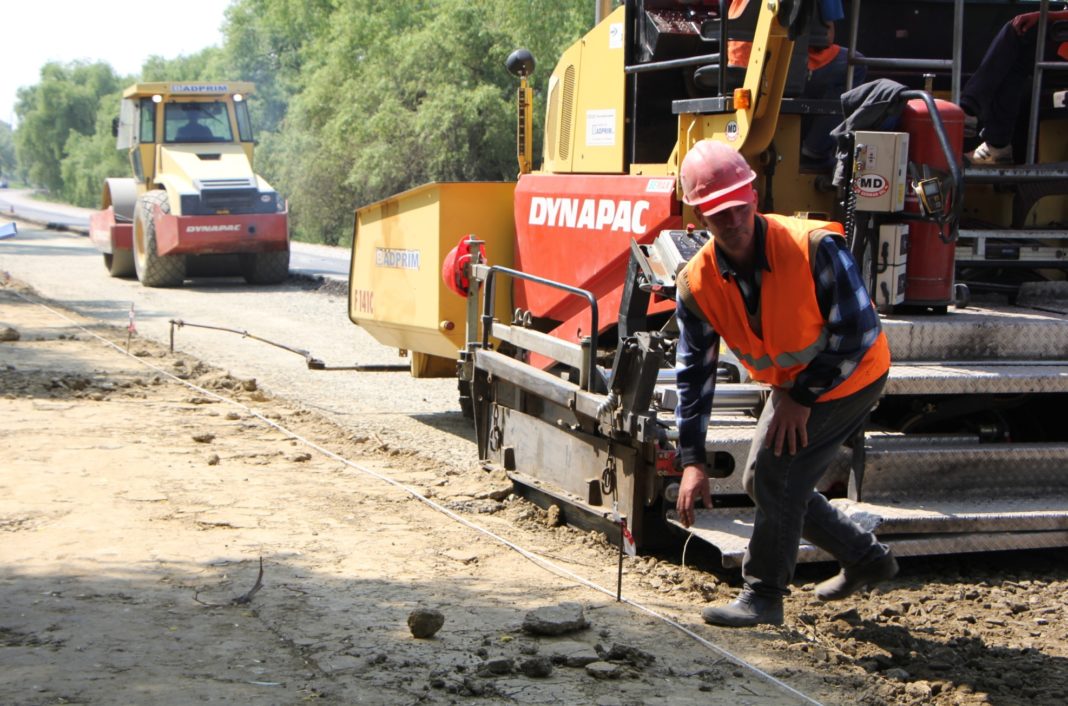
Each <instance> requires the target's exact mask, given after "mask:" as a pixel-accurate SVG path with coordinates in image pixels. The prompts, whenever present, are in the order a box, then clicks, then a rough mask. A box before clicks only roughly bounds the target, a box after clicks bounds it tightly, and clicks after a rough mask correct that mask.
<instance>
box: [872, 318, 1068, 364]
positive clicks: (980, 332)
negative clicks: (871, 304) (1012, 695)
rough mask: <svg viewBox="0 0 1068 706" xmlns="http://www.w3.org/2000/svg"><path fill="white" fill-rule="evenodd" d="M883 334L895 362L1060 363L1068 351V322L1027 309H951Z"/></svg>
mask: <svg viewBox="0 0 1068 706" xmlns="http://www.w3.org/2000/svg"><path fill="white" fill-rule="evenodd" d="M883 330H884V331H885V332H886V338H887V341H888V342H889V343H890V352H891V355H892V357H893V359H894V360H895V361H902V362H904V361H917V360H919V361H924V360H927V361H949V360H987V361H1003V360H1018V361H1024V360H1030V361H1039V360H1047V361H1058V360H1063V359H1064V351H1066V350H1068V317H1066V316H1064V315H1063V314H1058V313H1054V312H1044V311H1039V310H1037V309H1025V308H1022V307H990V308H983V307H969V308H967V309H950V310H949V311H948V312H946V314H944V315H940V316H923V315H915V316H894V317H892V318H885V319H883Z"/></svg>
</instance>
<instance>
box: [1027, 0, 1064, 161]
mask: <svg viewBox="0 0 1068 706" xmlns="http://www.w3.org/2000/svg"><path fill="white" fill-rule="evenodd" d="M1038 12H1039V15H1038V27H1036V28H1035V31H1036V32H1037V34H1036V35H1035V77H1034V81H1033V83H1032V84H1031V118H1030V120H1029V121H1028V124H1027V155H1026V160H1027V161H1026V162H1025V164H1035V162H1036V160H1037V155H1036V152H1037V151H1038V109H1039V105H1038V103H1039V100H1041V92H1042V74H1044V73H1045V72H1047V71H1065V70H1068V64H1065V63H1064V62H1060V61H1043V57H1044V56H1045V50H1046V42H1047V41H1048V37H1046V29H1047V27H1048V24H1047V23H1048V22H1049V0H1042V2H1041V3H1039V8H1038Z"/></svg>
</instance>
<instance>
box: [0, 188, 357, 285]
mask: <svg viewBox="0 0 1068 706" xmlns="http://www.w3.org/2000/svg"><path fill="white" fill-rule="evenodd" d="M90 213H92V209H88V208H78V207H77V206H68V205H66V204H58V203H49V202H47V201H41V200H39V199H35V198H33V192H32V191H31V190H29V189H2V190H0V216H6V217H7V218H11V219H19V220H24V221H30V222H32V223H37V224H40V225H43V226H45V227H47V228H50V229H61V230H68V231H71V232H75V233H82V234H88V229H89V214H90ZM350 255H351V252H350V250H349V248H341V247H331V246H329V245H313V244H311V243H298V242H293V243H292V245H291V247H290V259H289V271H290V272H292V273H294V274H298V275H304V276H309V277H313V278H316V279H323V280H326V281H331V282H338V283H342V284H347V283H348V278H349V258H350Z"/></svg>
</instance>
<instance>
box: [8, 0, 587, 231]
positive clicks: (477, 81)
mask: <svg viewBox="0 0 1068 706" xmlns="http://www.w3.org/2000/svg"><path fill="white" fill-rule="evenodd" d="M593 6H594V3H593V2H591V0H404V2H380V1H378V0H233V1H232V2H231V4H230V6H229V7H228V8H227V10H226V15H225V17H226V19H225V23H224V26H223V32H222V34H223V42H222V45H221V46H219V47H210V48H207V49H204V50H203V51H201V52H199V53H197V54H193V55H189V56H183V57H179V58H177V59H163V58H161V57H155V56H154V57H149V58H147V59H146V61H145V63H144V65H143V66H142V69H141V73H140V75H138V76H120V75H117V74H116V73H115V71H114V70H113V69H112V68H111V66H110V65H108V64H106V63H104V62H95V63H93V62H74V63H69V64H59V63H50V64H47V65H46V66H44V67H43V68H42V70H41V74H40V80H39V82H38V83H37V84H35V85H32V86H27V87H24V88H21V89H20V90H19V93H18V97H17V103H16V106H15V114H16V116H17V129H15V130H14V131H13V132H12V131H11V129H10V127H9V126H7V125H5V124H4V123H0V171H2V173H5V174H8V173H14V174H17V175H18V176H19V177H21V178H22V180H23V181H25V182H27V183H29V184H31V185H33V186H37V187H43V188H46V189H48V190H49V191H50V192H51V193H52V194H53V195H55V196H58V197H59V198H62V199H63V200H65V201H68V202H70V203H73V204H76V205H79V206H86V207H97V206H99V202H100V197H101V192H102V189H103V183H104V179H105V178H106V177H114V176H127V175H128V174H129V173H130V168H129V165H128V162H127V158H126V155H125V154H124V153H121V152H119V151H118V150H117V149H116V147H115V138H114V136H113V135H112V131H111V124H112V119H113V118H114V117H116V116H117V115H118V109H119V101H120V99H121V95H122V91H123V89H124V88H126V87H127V86H129V85H130V84H132V83H135V82H138V81H226V80H243V81H252V82H254V83H255V84H256V93H255V95H254V96H253V98H252V100H251V101H250V108H251V110H252V115H253V120H254V123H255V125H256V139H257V142H258V145H257V148H256V150H257V151H256V170H257V171H258V172H259V173H260V174H262V175H263V176H264V177H265V178H266V179H267V180H268V181H270V182H271V184H272V185H273V186H274V187H275V188H276V189H278V191H279V192H280V193H281V194H282V195H283V196H284V197H286V198H287V199H288V200H289V204H290V216H291V218H290V222H291V227H292V231H293V235H294V237H296V238H299V239H301V240H307V241H312V242H325V243H330V244H338V243H347V242H348V241H349V240H350V238H351V231H352V212H353V211H354V210H355V209H356V208H357V207H359V206H361V205H364V204H367V203H372V202H374V201H376V200H379V199H382V198H385V197H386V196H389V195H391V194H395V193H397V192H399V191H403V190H405V189H408V188H412V187H415V186H418V185H420V184H423V183H426V182H429V181H470V180H491V181H492V180H511V179H514V178H515V175H516V171H517V166H516V161H515V94H516V88H517V86H518V82H517V80H516V79H515V78H514V77H512V76H511V75H510V74H508V72H507V71H506V70H505V68H504V61H505V58H506V57H507V56H508V54H509V53H511V52H512V51H513V50H514V49H516V48H518V47H526V48H528V49H530V50H531V52H532V53H533V54H534V57H535V59H536V60H537V62H538V66H537V69H536V71H535V74H534V77H533V78H532V79H531V83H532V85H533V86H534V89H535V98H536V101H537V99H538V96H539V93H540V92H541V90H543V89H544V87H545V86H546V84H547V83H548V77H549V75H550V74H551V72H552V68H553V66H554V64H555V62H556V60H557V58H558V57H559V56H560V54H561V53H562V51H563V50H564V49H565V48H566V47H567V46H568V45H569V44H571V43H572V42H573V41H575V40H576V39H578V38H579V37H580V36H581V35H582V34H583V33H584V32H585V31H587V30H588V29H589V28H590V27H591V26H592V24H593V13H594V7H593ZM534 115H535V121H536V127H535V131H536V134H541V132H540V125H541V122H542V121H543V119H544V103H543V102H539V103H538V104H537V105H536V108H535V111H534ZM535 144H537V142H536V143H535ZM535 152H537V149H536V150H535Z"/></svg>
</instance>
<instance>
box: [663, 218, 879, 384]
mask: <svg viewBox="0 0 1068 706" xmlns="http://www.w3.org/2000/svg"><path fill="white" fill-rule="evenodd" d="M764 218H766V219H767V223H768V229H767V234H766V237H765V243H764V245H765V251H766V255H767V259H768V264H769V266H770V268H771V271H770V272H767V271H765V272H762V273H761V277H762V280H761V285H760V309H759V310H758V312H757V316H758V317H759V323H760V329H761V331H762V332H763V337H761V336H758V335H757V333H756V332H755V331H754V330H753V326H752V324H751V323H750V321H749V315H748V313H747V312H746V309H745V302H744V300H743V299H742V293H741V291H740V290H739V288H738V285H737V284H736V283H733V282H730V281H728V280H726V279H724V277H723V275H722V274H721V273H720V269H719V266H718V264H717V262H716V252H715V248H714V242H715V241H714V240H710V241H709V242H708V243H706V244H705V246H704V247H703V248H701V250H700V251H699V252H698V253H697V255H695V256H694V258H693V259H692V260H690V262H689V263H688V264H687V265H686V267H685V268H684V269H683V271H682V272H681V273H680V275H679V278H678V284H679V292H680V296H681V297H682V298H683V301H684V303H686V304H687V305H690V309H691V310H692V309H694V305H696V307H697V309H698V310H699V311H700V312H701V313H702V314H704V317H705V319H707V320H708V322H709V323H710V324H712V327H713V328H714V329H715V330H716V332H717V333H718V334H719V335H720V336H721V337H722V339H723V341H724V342H725V343H726V344H727V346H728V347H729V348H730V349H731V351H732V352H733V353H734V355H736V356H737V357H738V360H739V361H740V362H741V363H742V365H744V366H745V367H746V369H747V370H748V371H749V374H750V375H751V376H752V377H753V379H754V380H757V381H759V382H763V383H766V384H769V385H773V386H775V387H782V388H789V387H791V386H792V385H793V383H794V379H795V378H796V377H797V375H798V373H800V372H801V371H802V370H804V368H805V366H807V365H808V364H809V363H810V362H811V361H812V359H813V358H815V357H816V356H817V355H818V354H819V353H820V352H821V351H823V350H824V349H825V348H826V347H827V338H828V333H827V328H826V321H825V320H824V318H823V314H822V313H820V308H819V304H818V302H817V300H816V283H815V280H814V279H813V273H812V257H813V253H814V252H815V248H816V245H818V243H819V241H820V240H822V239H823V238H824V237H826V236H827V235H828V234H829V233H832V232H833V233H836V234H838V235H842V232H843V230H842V226H841V225H839V224H838V223H827V222H823V221H809V220H802V219H799V218H789V217H786V216H777V215H772V214H768V215H765V216H764ZM889 368H890V347H889V345H888V344H887V341H886V334H885V333H883V332H882V331H880V332H879V336H878V338H877V339H876V340H875V343H873V344H872V345H871V347H870V348H869V349H868V351H867V353H865V354H864V357H863V358H862V359H861V361H860V363H859V364H858V365H857V367H856V368H855V369H854V370H853V372H852V373H851V374H850V375H849V377H847V378H846V379H845V380H843V381H842V383H841V384H839V385H838V386H837V387H834V388H832V389H831V390H828V391H827V392H824V393H823V394H822V395H820V396H819V398H818V399H817V402H826V401H829V400H835V399H840V398H842V397H846V396H848V395H851V394H852V393H854V392H857V391H858V390H861V389H863V388H864V387H866V386H868V385H870V384H871V383H873V382H875V381H876V380H878V379H879V378H880V377H882V376H883V374H884V373H886V371H887V370H889Z"/></svg>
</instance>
